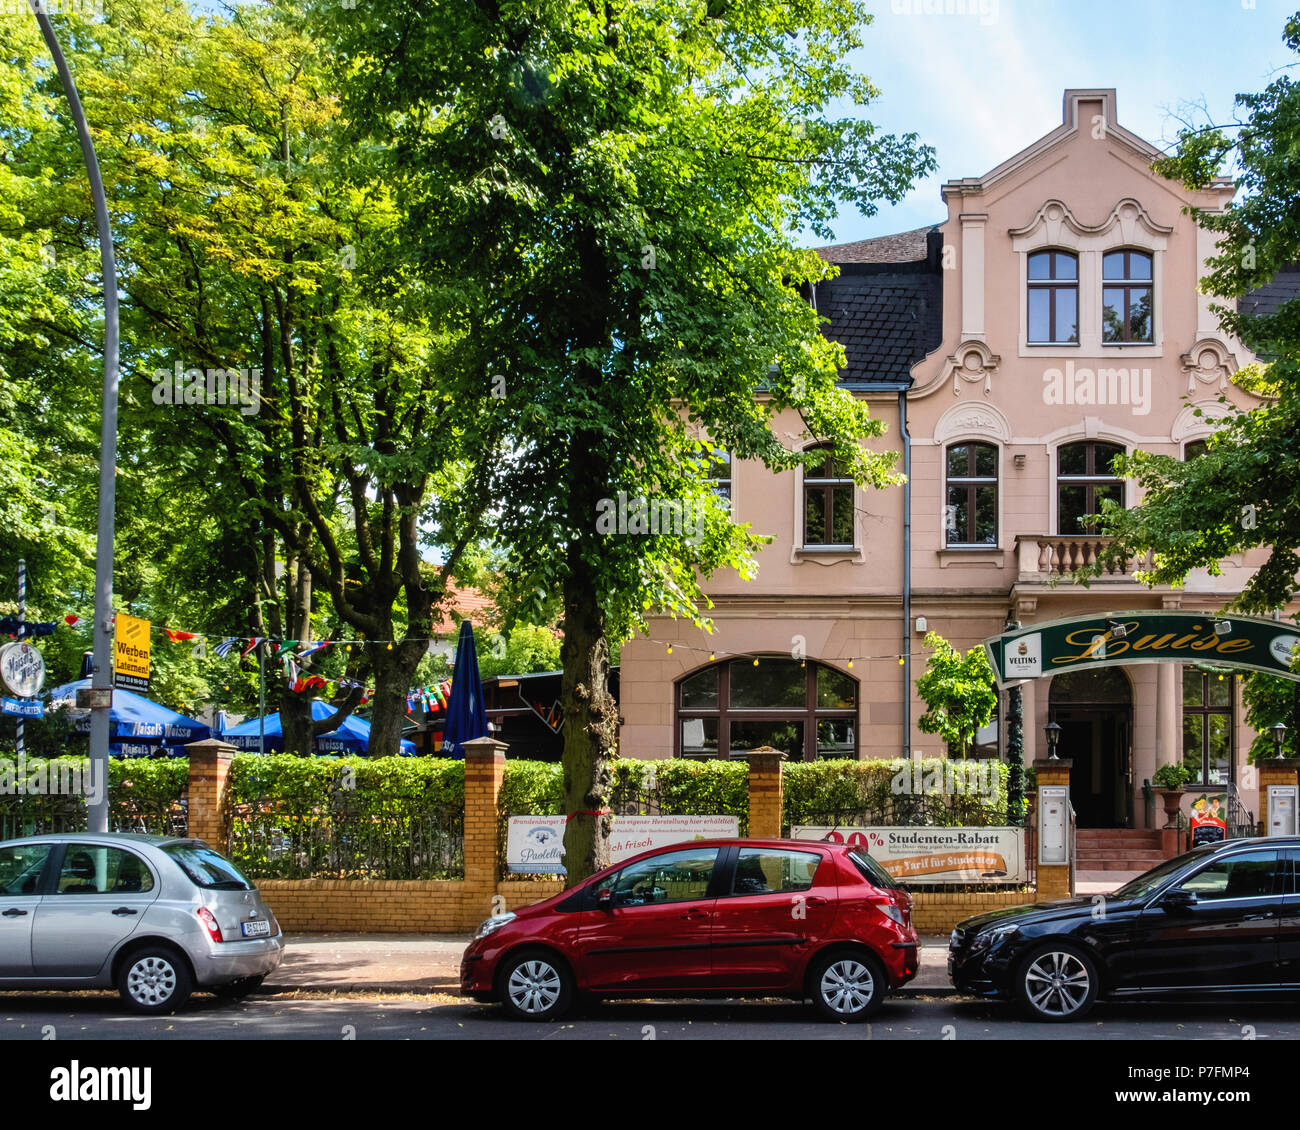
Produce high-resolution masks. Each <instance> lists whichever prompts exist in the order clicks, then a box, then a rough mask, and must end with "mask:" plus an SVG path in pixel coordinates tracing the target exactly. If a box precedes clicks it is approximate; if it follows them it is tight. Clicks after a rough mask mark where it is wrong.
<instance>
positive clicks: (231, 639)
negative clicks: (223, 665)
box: [215, 636, 239, 659]
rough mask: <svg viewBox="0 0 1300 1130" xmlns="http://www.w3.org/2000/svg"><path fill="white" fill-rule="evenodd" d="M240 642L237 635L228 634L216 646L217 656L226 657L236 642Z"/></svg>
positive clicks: (219, 657)
mask: <svg viewBox="0 0 1300 1130" xmlns="http://www.w3.org/2000/svg"><path fill="white" fill-rule="evenodd" d="M238 642H239V640H238V639H237V638H236V637H235V636H227V637H226V638H225V639H223V640H222V641H221V642H220V643H219V644H217V646H216V648H215V651H216V653H217V658H218V659H225V658H226V656H227V655H229V654H230V649H231V648H232V647H234V646H235V644H237V643H238Z"/></svg>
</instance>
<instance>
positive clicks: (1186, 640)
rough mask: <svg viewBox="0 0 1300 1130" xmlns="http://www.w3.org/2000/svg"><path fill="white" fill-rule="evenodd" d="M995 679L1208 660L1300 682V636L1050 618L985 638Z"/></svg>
mask: <svg viewBox="0 0 1300 1130" xmlns="http://www.w3.org/2000/svg"><path fill="white" fill-rule="evenodd" d="M984 646H985V648H986V649H987V651H988V654H989V662H990V663H992V665H993V670H994V672H995V673H996V675H997V680H998V684H999V685H1000V686H1006V685H1007V684H1008V683H1014V682H1017V681H1019V680H1021V679H1037V678H1041V677H1042V676H1044V675H1057V674H1060V673H1061V672H1062V671H1086V670H1092V669H1094V668H1097V667H1111V666H1115V665H1117V664H1125V663H1209V664H1217V665H1221V666H1224V667H1233V668H1240V669H1242V670H1248V671H1263V672H1264V673H1265V674H1268V675H1280V676H1282V677H1284V678H1290V679H1300V672H1295V671H1292V670H1291V657H1292V655H1294V654H1295V653H1296V652H1297V651H1300V634H1297V632H1296V630H1295V629H1294V627H1292V626H1290V625H1287V624H1284V623H1282V622H1281V621H1279V620H1265V619H1262V618H1259V617H1255V616H1215V615H1206V614H1204V613H1192V612H1112V613H1109V614H1107V615H1105V616H1078V617H1074V618H1071V619H1068V620H1052V621H1049V622H1047V623H1043V624H1035V625H1033V626H1032V627H1028V628H1021V629H1020V630H1018V631H1014V632H1005V633H1003V634H1002V635H1000V636H994V637H992V638H991V639H988V640H985V641H984Z"/></svg>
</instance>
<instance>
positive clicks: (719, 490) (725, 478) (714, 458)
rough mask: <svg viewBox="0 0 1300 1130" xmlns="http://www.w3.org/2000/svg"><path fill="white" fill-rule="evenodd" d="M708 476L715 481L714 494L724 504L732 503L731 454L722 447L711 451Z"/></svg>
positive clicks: (707, 469)
mask: <svg viewBox="0 0 1300 1130" xmlns="http://www.w3.org/2000/svg"><path fill="white" fill-rule="evenodd" d="M705 471H706V474H707V475H708V477H709V478H710V479H712V480H713V493H714V494H716V495H717V496H718V497H719V498H721V499H722V500H723V501H724V502H730V501H731V452H729V451H724V450H723V449H722V448H720V447H715V448H712V449H710V451H709V454H708V460H707V462H706V464H705Z"/></svg>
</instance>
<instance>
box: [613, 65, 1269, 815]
mask: <svg viewBox="0 0 1300 1130" xmlns="http://www.w3.org/2000/svg"><path fill="white" fill-rule="evenodd" d="M1156 156H1158V151H1157V150H1156V149H1155V148H1154V147H1153V146H1151V145H1150V144H1148V143H1147V142H1146V141H1144V140H1142V139H1141V138H1139V137H1137V136H1135V135H1134V134H1132V133H1130V132H1129V131H1127V130H1126V129H1124V127H1123V126H1122V125H1121V124H1120V122H1119V120H1118V117H1117V114H1116V96H1115V91H1114V90H1068V91H1066V92H1065V98H1064V113H1063V117H1062V121H1061V123H1060V124H1059V125H1058V126H1056V128H1054V129H1052V130H1051V132H1049V133H1047V134H1045V135H1044V136H1043V137H1042V138H1041V139H1040V140H1039V141H1037V142H1035V143H1034V144H1033V145H1031V146H1030V147H1029V148H1027V149H1025V150H1023V151H1022V152H1020V153H1017V154H1015V155H1013V156H1011V157H1009V158H1008V159H1007V160H1006V161H1004V162H1003V163H1002V164H1000V165H998V166H997V167H996V168H994V169H992V170H991V171H989V172H988V173H985V174H984V175H982V176H973V177H966V178H962V179H960V180H954V181H950V182H948V183H947V184H945V185H944V186H943V192H942V195H943V202H944V204H945V205H946V207H947V216H946V218H945V219H944V220H943V221H942V222H941V223H939V224H937V225H936V226H935V227H933V228H930V229H921V230H918V231H913V232H905V233H902V234H900V235H896V236H888V237H884V238H881V239H871V240H865V241H862V242H859V243H852V244H843V245H839V246H834V247H827V248H823V249H821V253H822V254H823V255H824V256H825V257H826V258H827V259H829V260H831V261H832V262H835V263H837V264H839V266H840V275H839V277H838V278H836V279H834V280H833V281H831V282H829V283H826V284H823V285H822V286H819V287H818V288H817V290H816V293H815V294H814V295H812V296H811V298H812V301H814V302H815V303H816V305H817V308H818V310H819V311H820V312H821V313H822V314H824V315H825V316H826V317H827V318H828V319H829V324H828V327H827V332H828V333H829V334H830V335H831V336H833V337H834V338H836V339H837V340H839V341H841V342H842V343H843V344H844V346H845V349H846V351H847V359H848V363H847V367H846V369H845V371H844V374H843V383H844V386H845V387H846V388H849V389H851V390H852V391H853V394H854V395H855V396H859V397H862V398H865V399H866V401H867V402H868V403H869V405H870V407H871V411H872V413H873V414H874V415H876V416H877V417H879V418H881V419H883V420H885V421H886V422H887V424H888V427H889V430H888V433H887V435H886V436H884V437H883V438H882V439H880V440H878V441H872V442H875V443H879V444H880V446H881V447H882V448H885V449H891V450H902V451H904V453H905V454H904V458H905V460H906V463H907V471H908V474H909V486H908V487H907V488H906V489H904V488H894V489H890V490H885V491H875V492H870V491H863V490H861V489H858V488H855V487H854V486H853V485H852V483H851V482H840V481H837V479H836V473H835V468H834V467H833V466H829V465H827V466H823V467H822V468H821V469H820V470H821V473H820V474H819V475H816V476H813V475H809V474H806V473H803V472H791V473H787V474H781V475H773V474H772V473H770V472H768V471H767V470H765V469H764V468H762V467H761V466H757V465H750V464H745V463H742V462H738V463H736V464H735V465H733V466H732V467H731V468H730V473H731V479H730V491H731V499H732V505H733V507H734V510H735V513H736V516H737V518H738V520H740V521H744V522H750V523H752V524H753V526H754V528H755V530H756V531H758V532H761V533H764V534H769V535H771V536H772V537H773V539H774V540H773V542H772V543H771V545H769V546H767V547H766V548H765V549H764V550H763V551H762V552H761V554H760V555H759V558H758V563H759V572H758V575H757V578H756V579H755V580H752V581H748V582H745V581H742V580H740V579H739V578H738V577H736V576H735V575H724V576H719V577H716V578H714V579H713V580H712V581H711V582H710V584H709V587H708V591H709V593H710V595H711V597H712V599H713V600H714V602H715V607H714V609H713V610H712V612H711V615H712V617H713V619H714V621H715V623H716V627H717V631H716V633H715V634H714V635H712V636H708V635H704V634H703V633H701V632H698V631H696V630H695V629H693V628H691V627H690V626H689V625H685V624H682V623H680V622H677V621H673V620H670V619H659V620H656V621H654V622H653V623H652V625H651V631H650V635H649V638H644V637H638V638H635V639H633V640H631V641H629V642H628V643H627V644H626V645H625V646H624V647H623V650H622V673H621V679H622V688H621V710H622V714H623V717H624V725H623V727H622V733H621V741H622V750H623V753H624V755H626V756H636V757H663V756H670V755H679V756H680V755H685V756H729V755H732V754H735V753H738V752H741V751H743V750H744V749H747V748H753V747H754V746H756V745H762V744H773V745H777V746H778V747H779V748H784V749H786V750H787V752H788V754H789V755H790V756H791V757H805V758H813V757H818V756H823V757H824V756H840V757H842V756H853V757H859V758H875V757H897V756H900V755H901V754H903V753H904V752H905V751H914V750H920V751H922V752H924V753H926V754H938V753H940V752H941V745H940V743H939V741H938V739H936V738H934V737H931V736H928V735H925V734H922V733H921V732H920V731H919V730H918V729H917V727H916V719H917V718H918V717H919V715H920V714H921V713H922V712H923V710H924V704H922V703H921V702H920V701H919V700H918V699H917V698H916V696H915V692H914V681H915V678H916V676H917V675H919V674H920V673H921V672H922V671H923V670H924V663H925V652H924V649H923V647H922V639H923V636H924V628H929V629H933V630H936V631H938V632H940V633H941V634H942V635H944V636H945V637H947V638H948V639H949V640H950V641H951V642H953V643H954V644H955V645H957V646H959V647H962V648H969V647H971V646H973V645H975V644H977V643H978V642H980V641H981V640H983V639H984V638H986V637H988V636H991V635H994V634H996V633H997V632H999V631H1000V630H1002V628H1003V625H1004V623H1005V622H1006V621H1007V620H1008V618H1010V619H1013V620H1018V621H1020V622H1021V623H1022V624H1025V625H1028V624H1032V623H1034V622H1036V621H1043V620H1052V619H1057V618H1059V617H1063V616H1069V615H1080V614H1084V613H1089V612H1096V613H1102V612H1106V611H1112V610H1124V609H1159V608H1179V609H1185V610H1192V611H1202V610H1203V611H1206V612H1211V611H1214V610H1217V609H1219V608H1221V607H1222V606H1223V604H1224V603H1225V602H1226V600H1228V599H1229V598H1230V597H1231V595H1232V594H1233V593H1235V592H1236V591H1237V590H1238V589H1239V588H1240V587H1241V584H1242V581H1243V578H1244V577H1245V576H1246V575H1248V572H1249V570H1251V569H1252V567H1253V566H1255V565H1256V564H1258V562H1257V561H1255V560H1253V559H1252V558H1250V557H1247V558H1245V559H1232V560H1229V561H1227V562H1225V563H1224V568H1223V574H1222V575H1221V576H1218V577H1211V576H1209V575H1206V574H1200V575H1195V576H1193V577H1191V578H1190V579H1189V581H1188V583H1187V585H1186V586H1185V587H1184V588H1182V589H1178V590H1170V589H1165V588H1159V589H1154V590H1152V589H1148V588H1146V587H1145V586H1142V585H1140V584H1138V583H1136V582H1135V581H1133V580H1132V579H1131V577H1130V576H1128V575H1114V576H1108V577H1106V578H1104V579H1103V580H1101V581H1098V582H1096V583H1094V584H1093V585H1092V586H1091V588H1086V589H1085V588H1082V587H1080V586H1078V585H1075V584H1073V583H1072V582H1071V581H1070V580H1069V579H1068V577H1063V576H1062V574H1063V573H1067V572H1068V571H1069V569H1070V568H1071V567H1072V565H1073V564H1074V563H1076V562H1077V561H1078V560H1081V559H1084V558H1087V557H1088V555H1089V554H1090V553H1092V552H1094V551H1095V547H1096V539H1095V538H1093V537H1090V536H1089V535H1088V534H1087V532H1086V531H1085V530H1083V529H1082V528H1081V527H1080V524H1079V522H1078V521H1077V518H1078V516H1079V515H1081V514H1087V513H1091V512H1095V510H1096V509H1097V508H1098V507H1097V503H1098V501H1099V500H1100V499H1101V498H1103V497H1105V496H1107V495H1110V496H1112V497H1122V498H1123V500H1124V501H1125V502H1126V503H1129V504H1131V503H1132V502H1133V501H1135V500H1136V499H1135V495H1134V490H1135V487H1134V484H1133V483H1131V482H1130V483H1124V482H1121V481H1119V480H1117V479H1114V478H1112V477H1111V475H1110V473H1109V461H1110V458H1111V457H1112V456H1113V454H1114V453H1115V452H1116V451H1121V450H1122V451H1131V450H1133V449H1135V448H1139V447H1140V448H1142V449H1144V450H1147V451H1153V452H1159V453H1164V454H1170V455H1176V456H1180V457H1195V454H1196V447H1195V445H1196V443H1197V441H1198V440H1202V439H1204V437H1205V436H1207V435H1208V434H1209V432H1210V430H1211V427H1212V420H1213V418H1214V417H1216V416H1220V415H1222V414H1223V412H1224V408H1223V407H1222V405H1221V404H1220V403H1219V397H1220V396H1221V395H1226V396H1227V397H1228V399H1229V401H1230V402H1231V403H1233V404H1235V405H1238V406H1240V407H1243V408H1249V407H1251V406H1252V405H1253V403H1254V401H1253V399H1252V398H1251V397H1250V396H1249V395H1247V394H1245V393H1243V392H1242V391H1241V390H1239V389H1238V388H1237V387H1236V386H1235V385H1233V384H1232V383H1231V382H1230V381H1229V380H1228V378H1229V377H1230V375H1231V374H1232V373H1233V372H1234V371H1235V370H1236V369H1237V368H1238V367H1239V366H1241V365H1243V364H1245V363H1246V362H1247V361H1249V360H1251V359H1252V358H1251V357H1250V356H1248V355H1247V354H1245V353H1244V351H1243V349H1242V347H1241V345H1240V343H1238V342H1236V341H1234V340H1231V339H1229V338H1227V337H1225V336H1224V335H1223V334H1222V332H1221V331H1220V329H1219V327H1218V324H1217V322H1216V319H1215V317H1214V315H1213V314H1212V312H1211V311H1210V309H1209V300H1208V299H1207V298H1206V297H1205V296H1203V295H1201V294H1200V293H1199V292H1198V280H1199V279H1200V278H1201V277H1202V275H1203V274H1204V273H1205V266H1204V264H1205V259H1206V257H1207V256H1208V255H1209V254H1211V253H1212V242H1211V240H1210V238H1209V236H1208V235H1207V234H1206V233H1205V232H1204V231H1202V230H1200V229H1199V228H1197V226H1196V225H1195V224H1194V222H1193V220H1192V219H1191V217H1189V216H1188V215H1186V214H1185V213H1184V209H1185V208H1186V206H1187V205H1189V204H1190V205H1195V206H1197V207H1200V208H1209V209H1214V208H1220V207H1222V206H1223V205H1224V204H1225V203H1226V202H1227V201H1228V200H1229V199H1230V198H1231V196H1232V194H1233V187H1232V185H1231V184H1230V183H1229V182H1227V181H1224V182H1222V183H1217V184H1215V185H1214V186H1212V187H1211V188H1210V189H1209V190H1207V191H1204V192H1199V193H1188V192H1186V191H1185V190H1183V188H1182V187H1181V186H1180V185H1179V184H1177V183H1174V182H1171V181H1167V180H1164V179H1162V178H1160V177H1158V176H1157V175H1155V174H1154V173H1153V172H1152V171H1151V168H1150V166H1151V162H1152V160H1153V159H1154V158H1155V157H1156ZM1281 281H1282V283H1283V284H1284V283H1285V280H1281ZM1257 300H1258V301H1263V302H1267V301H1269V296H1268V294H1267V293H1265V294H1263V295H1262V296H1260V297H1259V298H1258V299H1257ZM1198 407H1199V408H1200V409H1202V410H1203V411H1204V413H1205V415H1204V416H1198V415H1197V414H1196V412H1195V409H1196V408H1198ZM776 427H777V429H778V432H779V434H781V436H782V437H783V439H784V441H785V442H786V443H787V444H788V445H790V446H792V447H796V446H797V447H804V446H808V445H810V444H811V443H813V439H812V437H810V436H809V435H807V434H806V432H805V431H804V430H803V428H802V425H801V423H800V422H799V421H798V420H797V419H795V418H793V417H791V418H782V419H779V420H778V421H777V424H776ZM669 645H671V647H672V650H671V652H670V651H669ZM711 655H712V656H713V659H712V661H711V660H710V656H711ZM755 658H758V660H759V663H758V664H757V665H755V664H754V659H755ZM900 658H901V660H902V663H901V664H900ZM1003 700H1004V703H1005V695H1004V696H1003ZM1024 708H1025V725H1024V733H1025V746H1026V760H1027V761H1030V762H1032V760H1033V758H1034V756H1035V755H1036V753H1042V752H1043V750H1042V745H1043V727H1044V726H1045V725H1046V724H1047V722H1048V721H1049V717H1051V718H1054V719H1055V720H1056V721H1057V722H1059V723H1060V724H1061V725H1062V727H1063V728H1064V729H1063V732H1062V738H1061V750H1060V752H1061V754H1062V756H1070V757H1072V758H1073V760H1074V769H1073V773H1072V780H1071V793H1072V797H1073V800H1074V804H1075V807H1076V809H1077V811H1078V813H1079V822H1080V826H1081V827H1088V826H1093V827H1139V828H1140V827H1148V826H1150V821H1151V819H1152V816H1151V814H1149V813H1148V812H1147V811H1146V807H1145V800H1144V795H1143V790H1142V783H1143V781H1144V780H1145V779H1147V778H1149V777H1150V776H1151V774H1152V772H1153V771H1154V770H1155V768H1156V766H1157V765H1159V764H1161V763H1164V762H1169V761H1175V760H1178V759H1180V758H1185V759H1186V761H1187V763H1188V764H1189V765H1192V766H1193V767H1194V768H1196V770H1197V773H1198V778H1199V779H1200V781H1201V782H1202V783H1203V784H1204V785H1206V786H1220V787H1222V786H1225V785H1227V784H1230V783H1235V784H1236V785H1237V786H1238V788H1239V790H1240V793H1241V799H1242V800H1243V801H1244V802H1245V803H1246V805H1247V807H1250V808H1252V809H1253V810H1254V811H1256V812H1257V811H1258V806H1257V799H1256V797H1255V795H1254V792H1253V778H1252V775H1251V774H1250V773H1249V772H1245V771H1244V770H1245V766H1246V750H1247V748H1248V746H1249V744H1250V741H1251V739H1252V738H1253V733H1252V732H1251V731H1250V730H1249V728H1248V727H1246V725H1245V723H1244V720H1243V710H1242V705H1241V690H1240V683H1239V682H1238V680H1236V679H1235V678H1233V677H1232V676H1228V677H1226V678H1224V679H1220V678H1219V677H1218V676H1217V675H1210V674H1205V673H1203V672H1201V671H1198V670H1196V669H1194V668H1187V669H1180V668H1179V667H1177V666H1173V665H1169V664H1155V663H1152V664H1146V665H1142V666H1128V667H1124V668H1112V669H1110V670H1108V671H1105V672H1099V673H1095V674H1092V675H1087V674H1082V673H1080V674H1076V675H1073V676H1056V677H1055V678H1054V679H1051V680H1048V679H1040V680H1037V681H1035V682H1033V683H1029V684H1027V685H1026V686H1025V688H1024ZM981 737H982V739H983V742H984V744H985V746H986V751H991V750H992V749H993V748H995V747H996V746H997V745H998V744H999V743H1001V742H1003V741H1004V739H1003V738H1002V737H1001V736H1000V735H999V734H998V733H997V727H990V728H989V730H988V731H987V732H986V733H984V734H983V735H981Z"/></svg>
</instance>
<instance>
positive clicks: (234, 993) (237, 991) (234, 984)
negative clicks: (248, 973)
mask: <svg viewBox="0 0 1300 1130" xmlns="http://www.w3.org/2000/svg"><path fill="white" fill-rule="evenodd" d="M265 980H266V977H265V976H262V977H241V978H240V979H239V980H238V981H231V982H230V983H229V984H228V985H213V986H212V991H213V992H214V993H215V994H216V995H217V996H219V997H220V998H221V999H222V1000H227V1001H237V1000H240V999H242V998H243V997H246V996H248V995H249V994H251V993H255V992H257V990H258V989H260V988H261V987H262V982H263V981H265Z"/></svg>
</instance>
